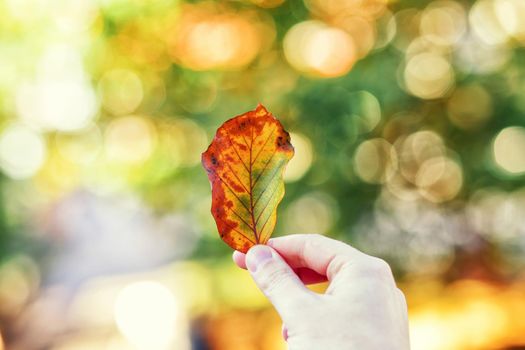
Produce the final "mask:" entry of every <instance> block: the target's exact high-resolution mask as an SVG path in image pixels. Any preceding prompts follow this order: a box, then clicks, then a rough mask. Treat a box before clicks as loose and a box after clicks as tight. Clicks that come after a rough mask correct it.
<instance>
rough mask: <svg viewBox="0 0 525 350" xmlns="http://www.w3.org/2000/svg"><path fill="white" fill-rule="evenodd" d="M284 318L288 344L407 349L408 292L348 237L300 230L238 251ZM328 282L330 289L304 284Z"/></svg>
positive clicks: (336, 349)
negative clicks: (321, 291) (346, 239)
mask: <svg viewBox="0 0 525 350" xmlns="http://www.w3.org/2000/svg"><path fill="white" fill-rule="evenodd" d="M233 260H234V261H235V263H236V264H237V265H238V266H239V267H241V268H244V269H246V268H247V269H248V271H249V272H250V274H251V275H252V277H253V279H254V280H255V283H256V284H257V286H258V287H259V288H260V289H261V290H262V292H263V293H264V294H265V295H266V296H267V297H268V299H269V300H270V302H271V303H272V304H273V305H274V307H275V308H276V310H277V312H278V313H279V315H280V316H281V319H282V320H283V337H284V338H285V340H286V341H287V342H288V348H289V349H290V350H310V349H315V350H319V349H323V350H344V349H351V350H407V349H409V348H410V346H409V338H408V318H407V305H406V301H405V297H404V295H403V293H402V292H401V291H400V290H399V289H398V288H397V287H396V284H395V281H394V278H393V276H392V272H391V270H390V267H389V266H388V264H387V263H386V262H385V261H383V260H381V259H378V258H375V257H372V256H369V255H366V254H364V253H362V252H360V251H358V250H357V249H355V248H353V247H351V246H349V245H347V244H344V243H342V242H339V241H336V240H333V239H330V238H327V237H324V236H321V235H317V234H298V235H290V236H285V237H279V238H274V239H271V240H270V241H269V242H268V245H266V246H265V245H256V246H254V247H252V248H251V249H250V250H249V251H248V253H247V254H243V253H240V252H237V251H236V252H234V253H233ZM326 280H328V281H329V282H330V284H329V286H328V289H327V290H326V293H325V294H322V295H321V294H317V293H314V292H312V291H310V290H309V289H308V288H306V286H305V284H311V283H318V282H322V281H326Z"/></svg>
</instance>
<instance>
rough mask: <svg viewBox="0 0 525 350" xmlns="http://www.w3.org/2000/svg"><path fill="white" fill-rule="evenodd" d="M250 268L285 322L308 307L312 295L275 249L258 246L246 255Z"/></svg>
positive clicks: (257, 282)
mask: <svg viewBox="0 0 525 350" xmlns="http://www.w3.org/2000/svg"><path fill="white" fill-rule="evenodd" d="M246 266H247V267H248V271H250V274H251V275H252V278H253V279H254V281H255V283H256V284H257V286H258V287H259V289H260V290H261V291H262V292H263V293H264V294H265V295H266V297H267V298H268V299H270V302H271V303H272V304H273V306H274V307H275V308H276V309H277V312H278V313H279V314H280V315H281V318H282V319H283V321H284V320H285V319H286V318H288V317H290V316H292V315H293V314H296V313H297V311H298V310H300V308H303V307H304V305H305V301H306V300H305V299H310V298H311V297H312V292H311V291H310V290H309V289H308V288H306V287H305V285H304V284H303V283H302V282H301V280H300V279H299V277H297V275H296V274H295V272H294V271H293V270H292V268H291V267H290V266H288V264H287V263H286V262H285V261H284V259H283V258H282V257H281V256H280V255H279V253H277V252H276V251H275V250H274V249H273V248H271V247H269V246H266V245H256V246H254V247H252V248H251V249H250V250H249V251H248V253H247V254H246Z"/></svg>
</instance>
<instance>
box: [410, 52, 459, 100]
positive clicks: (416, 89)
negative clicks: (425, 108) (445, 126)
mask: <svg viewBox="0 0 525 350" xmlns="http://www.w3.org/2000/svg"><path fill="white" fill-rule="evenodd" d="M404 83H405V85H406V88H407V90H408V91H409V92H410V93H411V94H412V95H414V96H417V97H419V98H422V99H436V98H440V97H443V96H444V95H445V94H446V93H447V92H448V91H449V90H450V88H451V87H452V86H453V85H454V71H453V70H452V67H451V65H450V62H449V61H448V60H447V59H446V58H444V57H443V56H440V55H436V54H433V53H421V54H418V55H415V56H414V57H412V58H410V59H409V61H408V62H407V65H406V67H405V72H404Z"/></svg>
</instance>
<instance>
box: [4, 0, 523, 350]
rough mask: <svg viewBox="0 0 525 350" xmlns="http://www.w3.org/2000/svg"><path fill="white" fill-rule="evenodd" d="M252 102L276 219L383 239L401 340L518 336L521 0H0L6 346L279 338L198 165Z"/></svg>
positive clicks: (379, 248)
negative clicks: (279, 149) (279, 198)
mask: <svg viewBox="0 0 525 350" xmlns="http://www.w3.org/2000/svg"><path fill="white" fill-rule="evenodd" d="M258 102H262V103H263V104H265V105H266V106H267V107H268V109H269V110H270V111H272V112H273V113H274V114H275V115H277V116H278V117H279V118H280V119H281V121H282V123H283V124H284V125H285V127H286V128H287V129H288V130H289V131H290V132H291V135H292V142H293V144H294V146H295V148H296V155H295V158H294V159H293V160H292V161H291V163H290V165H289V168H288V169H287V172H286V182H287V184H286V192H287V193H286V196H285V198H284V201H283V203H282V205H281V206H280V208H279V220H278V226H277V229H276V235H282V234H290V233H299V232H301V233H302V232H318V233H323V234H326V235H328V236H331V237H335V238H337V239H341V240H344V241H346V242H349V243H351V244H353V245H355V246H356V247H358V248H360V249H362V250H364V251H365V252H367V253H369V254H374V255H377V256H380V257H382V258H384V259H386V260H387V261H388V262H389V263H390V264H391V265H392V267H393V269H394V272H395V274H396V277H397V279H398V281H399V284H400V287H401V288H402V289H403V290H404V292H405V293H406V295H407V298H408V302H409V309H410V310H409V311H410V330H411V342H412V348H413V350H482V349H490V350H496V349H498V350H503V349H506V350H510V349H514V350H517V349H525V269H524V268H525V1H524V0H477V1H470V0H469V1H467V0H465V1H452V0H439V1H424V0H397V1H395V0H392V1H387V0H304V1H300V0H237V1H215V2H214V1H189V0H188V1H182V0H180V1H177V0H98V1H94V0H3V1H0V118H1V119H0V169H1V173H2V174H3V175H2V177H1V178H0V190H1V191H0V192H1V199H0V209H1V210H0V349H1V350H4V349H5V350H37V349H38V350H40V349H50V350H93V349H97V350H98V349H101V350H130V349H138V350H170V349H177V350H189V349H193V350H224V349H228V350H230V349H233V350H273V349H285V343H284V341H283V340H282V339H281V330H280V329H281V323H280V320H279V317H278V315H277V314H276V313H275V311H274V310H273V309H272V308H271V307H270V306H269V304H268V303H267V301H266V300H265V299H264V297H263V296H262V295H261V293H260V292H259V291H258V290H257V289H256V288H255V287H254V285H253V283H252V281H251V279H250V277H249V275H248V274H247V273H246V272H245V271H242V270H239V269H238V268H236V267H235V266H234V265H233V263H232V262H231V258H230V254H231V250H230V249H229V248H228V247H227V246H226V245H225V244H224V243H223V242H221V241H220V239H219V236H218V234H217V232H216V228H215V224H214V222H213V220H212V216H211V215H210V213H209V209H210V201H211V193H210V186H209V183H208V180H207V178H206V176H205V173H204V171H203V170H202V169H201V167H200V153H201V152H202V151H203V150H205V148H206V147H207V145H208V144H209V142H210V141H211V138H212V137H213V135H214V132H215V130H216V128H217V127H218V126H219V125H220V124H221V123H222V122H223V121H225V120H226V119H228V118H230V117H232V116H234V115H237V114H240V113H242V112H245V111H247V110H251V109H253V108H254V107H255V106H256V105H257V103H258ZM321 289H322V287H321Z"/></svg>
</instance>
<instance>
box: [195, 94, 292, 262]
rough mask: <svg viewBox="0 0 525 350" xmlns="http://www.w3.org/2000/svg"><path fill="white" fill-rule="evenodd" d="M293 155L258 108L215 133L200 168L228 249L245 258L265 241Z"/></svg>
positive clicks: (279, 129)
mask: <svg viewBox="0 0 525 350" xmlns="http://www.w3.org/2000/svg"><path fill="white" fill-rule="evenodd" d="M293 154H294V149H293V146H292V144H291V143H290V135H289V134H288V132H286V131H285V130H284V129H283V126H282V125H281V123H280V122H279V121H278V120H277V119H275V118H274V117H273V115H272V114H271V113H270V112H268V111H267V110H266V108H264V107H263V106H262V105H260V104H259V105H258V106H257V108H256V109H255V110H254V111H249V112H247V113H244V114H242V115H239V116H237V117H235V118H232V119H230V120H228V121H226V122H225V123H224V124H223V125H222V126H221V127H220V128H219V129H218V130H217V133H216V135H215V138H214V139H213V141H212V143H211V145H210V146H209V147H208V149H207V150H206V152H204V153H203V154H202V165H203V166H204V168H205V169H206V172H207V173H208V179H209V180H210V183H211V186H212V206H211V212H212V215H213V217H214V218H215V222H216V223H217V229H218V230H219V234H220V236H221V238H222V240H223V241H224V242H226V243H227V244H228V245H229V246H230V247H232V248H233V249H235V250H239V251H241V252H244V253H245V252H247V251H248V249H250V247H252V246H253V245H255V244H265V243H266V242H267V241H268V239H269V238H270V236H271V234H272V232H273V229H274V227H275V223H276V220H277V206H278V205H279V203H280V202H281V200H282V198H283V196H284V182H283V173H284V170H285V168H286V164H288V161H289V160H290V159H291V158H292V157H293Z"/></svg>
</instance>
